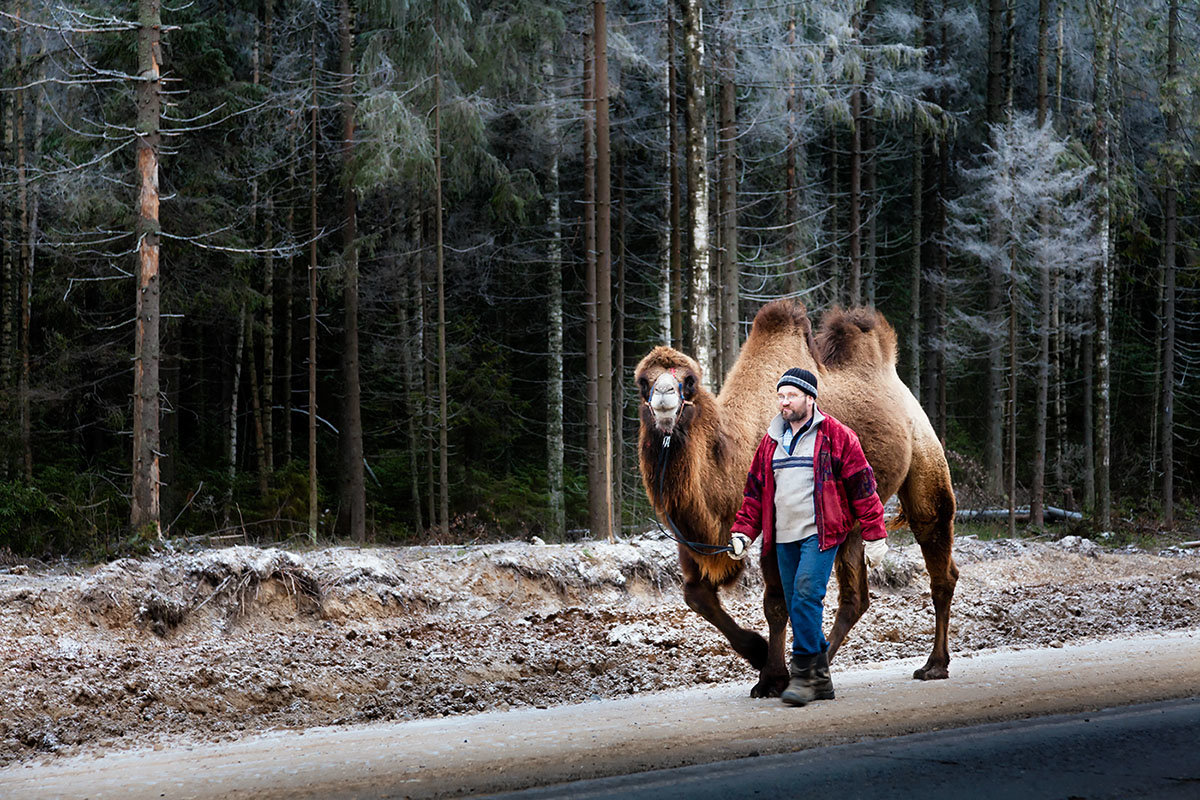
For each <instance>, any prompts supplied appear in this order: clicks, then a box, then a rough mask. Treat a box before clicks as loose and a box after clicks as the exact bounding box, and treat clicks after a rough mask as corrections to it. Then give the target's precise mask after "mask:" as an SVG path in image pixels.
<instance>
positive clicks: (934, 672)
mask: <svg viewBox="0 0 1200 800" xmlns="http://www.w3.org/2000/svg"><path fill="white" fill-rule="evenodd" d="M913 677H914V678H916V679H917V680H919V681H944V680H946V679H947V678H949V677H950V669H949V667H948V666H947V665H946V664H934V663H928V664H926V665H925V666H923V667H921V668H920V669H918V670H915V671H914V672H913Z"/></svg>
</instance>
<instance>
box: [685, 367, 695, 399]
mask: <svg viewBox="0 0 1200 800" xmlns="http://www.w3.org/2000/svg"><path fill="white" fill-rule="evenodd" d="M697 383H698V381H697V380H696V376H695V374H694V373H693V372H692V371H691V370H688V373H687V375H685V376H684V378H683V399H684V400H691V399H692V398H693V397H695V396H696V384H697Z"/></svg>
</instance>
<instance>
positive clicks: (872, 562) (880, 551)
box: [863, 539, 888, 567]
mask: <svg viewBox="0 0 1200 800" xmlns="http://www.w3.org/2000/svg"><path fill="white" fill-rule="evenodd" d="M887 551H888V543H887V539H872V540H871V541H869V542H867V541H864V542H863V554H864V555H865V556H866V557H867V566H868V567H878V566H879V565H880V564H882V563H883V557H884V556H885V555H887Z"/></svg>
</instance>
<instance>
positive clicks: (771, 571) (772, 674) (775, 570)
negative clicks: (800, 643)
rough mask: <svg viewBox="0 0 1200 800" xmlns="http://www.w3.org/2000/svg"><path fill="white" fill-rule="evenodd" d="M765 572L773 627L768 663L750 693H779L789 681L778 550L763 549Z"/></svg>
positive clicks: (770, 626)
mask: <svg viewBox="0 0 1200 800" xmlns="http://www.w3.org/2000/svg"><path fill="white" fill-rule="evenodd" d="M762 574H763V583H764V584H765V586H764V589H763V613H764V614H765V615H766V617H767V628H768V629H769V630H770V635H769V637H768V640H767V663H766V666H764V667H763V668H762V669H761V670H760V671H759V673H758V683H757V684H756V685H755V686H754V688H753V689H751V690H750V696H751V697H778V696H779V695H780V694H781V693H782V692H783V690H784V689H786V688H787V685H788V668H787V657H786V652H787V650H786V648H787V626H788V613H787V602H786V601H785V600H784V598H783V584H782V582H780V580H779V565H778V564H777V562H776V561H775V551H774V550H768V551H766V552H764V553H763V557H762Z"/></svg>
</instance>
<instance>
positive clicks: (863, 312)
mask: <svg viewBox="0 0 1200 800" xmlns="http://www.w3.org/2000/svg"><path fill="white" fill-rule="evenodd" d="M817 352H818V354H819V356H820V360H821V363H822V364H824V365H825V366H826V367H833V368H835V369H836V368H838V367H844V366H849V365H851V364H856V365H866V364H872V365H874V366H877V367H887V366H894V365H895V363H896V331H895V330H894V329H893V328H892V326H891V324H890V323H889V322H888V321H887V319H885V318H884V316H883V314H880V313H879V312H878V311H876V310H875V309H873V308H867V307H865V306H860V307H858V308H845V309H844V308H834V309H832V310H830V311H829V312H828V313H827V314H825V316H824V317H823V318H822V319H821V327H820V329H819V330H818V331H817Z"/></svg>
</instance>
